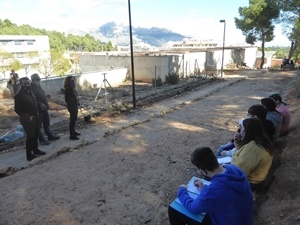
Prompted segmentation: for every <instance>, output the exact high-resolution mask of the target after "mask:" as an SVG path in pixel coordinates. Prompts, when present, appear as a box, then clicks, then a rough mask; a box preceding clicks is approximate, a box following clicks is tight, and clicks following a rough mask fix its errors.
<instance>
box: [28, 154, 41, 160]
mask: <svg viewBox="0 0 300 225" xmlns="http://www.w3.org/2000/svg"><path fill="white" fill-rule="evenodd" d="M36 157H38V156H36V155H31V156H27V161H31V160H33V159H35V158H36Z"/></svg>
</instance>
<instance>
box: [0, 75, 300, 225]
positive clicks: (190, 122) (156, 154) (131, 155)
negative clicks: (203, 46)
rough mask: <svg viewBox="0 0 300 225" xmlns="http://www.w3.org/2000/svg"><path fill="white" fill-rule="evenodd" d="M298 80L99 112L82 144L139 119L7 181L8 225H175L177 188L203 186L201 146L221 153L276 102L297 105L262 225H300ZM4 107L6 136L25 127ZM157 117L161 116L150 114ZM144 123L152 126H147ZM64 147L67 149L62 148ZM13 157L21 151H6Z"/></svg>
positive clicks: (263, 206)
mask: <svg viewBox="0 0 300 225" xmlns="http://www.w3.org/2000/svg"><path fill="white" fill-rule="evenodd" d="M236 73H237V74H239V73H243V72H242V71H240V72H236ZM295 73H296V72H295V71H289V72H261V71H247V74H246V75H247V76H246V79H240V80H239V81H238V82H235V83H233V84H231V85H229V86H226V87H225V88H217V89H215V91H213V92H209V91H208V90H210V87H212V86H213V85H216V83H218V82H222V81H213V80H212V81H210V82H207V81H206V82H203V83H202V85H199V86H196V85H195V86H193V83H189V84H187V85H185V86H178V89H175V90H173V91H169V92H164V91H163V88H162V89H161V90H160V93H159V96H160V97H157V96H158V95H155V94H153V93H152V92H153V89H152V88H150V87H148V88H146V89H147V91H144V92H141V93H139V95H138V96H139V97H138V101H139V100H140V102H143V104H139V105H138V109H135V110H133V109H130V108H129V107H128V105H127V104H126V103H124V104H123V105H122V106H119V110H118V111H117V112H116V111H111V112H105V113H104V112H101V113H100V116H99V117H94V118H93V123H92V124H89V125H86V124H85V123H84V122H82V120H81V122H80V126H81V127H80V128H81V132H82V133H83V135H84V134H85V135H88V134H89V132H91V130H94V131H95V130H96V129H102V128H104V127H108V126H111V125H113V124H114V123H115V124H116V123H122V122H124V121H128V120H131V119H132V118H134V119H135V120H134V121H136V122H134V123H133V124H132V125H131V126H127V127H126V128H124V129H119V130H117V131H116V132H111V133H107V134H106V135H104V136H102V137H99V138H98V139H97V141H96V142H94V143H92V144H89V145H87V146H82V147H81V148H77V149H73V150H72V151H69V152H67V153H65V154H61V155H59V156H58V157H55V158H53V159H51V160H48V161H44V162H42V163H37V164H34V165H32V166H30V167H28V168H25V169H24V170H20V171H18V172H16V173H14V174H12V175H10V176H6V177H4V178H1V179H0V193H1V198H0V225H18V224H22V225H23V224H26V225H27V224H28V225H29V224H34V225H35V224H37V225H40V224H49V225H52V224H53V225H58V224H59V225H60V224H62V225H77V224H87V225H94V224H95V225H96V224H100V225H142V224H150V225H167V224H169V223H168V215H167V207H168V204H169V203H171V202H172V200H173V199H174V198H175V197H176V192H177V189H178V187H179V186H180V185H181V184H182V183H186V182H188V181H189V180H190V177H191V176H199V175H198V174H197V173H196V169H195V168H194V167H193V165H192V164H191V163H190V153H191V152H192V151H193V150H194V149H195V148H196V147H199V146H210V147H211V148H212V149H214V150H217V148H218V147H219V145H221V144H224V143H225V142H227V141H228V140H229V139H231V137H232V134H233V132H234V131H235V129H236V125H237V121H238V120H239V119H241V118H244V117H245V116H246V112H247V109H248V108H249V107H250V106H251V105H252V104H258V103H259V100H260V99H261V98H263V97H266V96H268V95H270V94H271V93H274V92H278V93H280V94H281V95H282V96H283V99H284V101H285V102H287V103H288V104H289V105H288V106H289V109H290V111H291V113H292V124H291V129H290V133H289V134H288V136H286V137H283V138H282V139H281V140H280V143H279V144H278V146H277V151H276V162H275V163H274V165H275V166H274V168H273V169H274V171H272V174H273V176H272V177H273V179H272V182H271V184H270V187H269V188H268V189H266V190H264V191H263V192H261V193H259V196H258V199H257V202H256V210H255V224H256V225H270V224H276V225H281V224H282V225H283V224H284V225H292V224H300V205H299V202H300V199H299V198H300V188H299V169H300V163H299V160H300V157H299V155H300V154H299V150H298V149H299V147H298V146H299V145H300V139H299V128H300V113H299V110H300V99H299V98H298V94H297V93H296V92H295V90H294V88H293V81H294V80H295V79H296V76H295ZM143 88H144V89H145V87H143ZM166 89H168V90H170V89H174V88H170V87H167V88H165V89H164V90H166ZM123 90H124V89H123ZM174 91H175V92H176V94H174ZM128 92H130V91H129V90H128ZM150 92H151V93H150ZM171 92H172V93H173V94H172V93H171ZM81 94H82V96H85V94H84V93H81ZM89 95H92V96H94V95H93V94H91V93H89V94H86V96H89ZM149 96H152V97H149ZM172 96H173V97H172ZM123 97H124V98H127V97H128V98H129V97H130V94H129V96H128V94H126V93H125V94H124V95H123ZM61 98H62V96H53V99H54V101H53V102H52V103H51V107H52V110H51V121H52V123H53V124H52V125H53V128H54V129H56V130H57V131H61V130H66V129H67V125H66V124H67V118H68V114H67V111H66V110H65V108H64V106H63V105H59V104H58V103H60V102H61ZM0 101H1V105H2V107H1V109H0V115H1V118H0V120H1V121H0V124H1V127H0V128H1V130H0V131H1V133H0V134H3V133H5V132H6V131H7V130H9V129H11V127H14V126H15V125H17V124H18V121H17V116H16V115H15V114H14V112H13V108H12V100H11V99H4V100H0ZM83 101H84V102H85V99H83ZM124 102H125V101H124ZM171 103H172V104H173V105H172V107H171ZM88 104H90V103H88ZM102 104H103V102H102ZM169 105H170V107H169V108H168V106H169ZM174 105H176V107H174ZM96 108H98V110H99V108H100V107H96ZM154 109H155V110H159V112H160V113H156V114H154V115H153V114H151V112H153V111H154ZM146 114H147V115H148V114H149V118H148V119H146V120H139V118H140V117H142V116H145V115H146ZM94 135H95V134H94ZM60 141H61V146H63V145H64V144H65V143H64V140H60ZM16 145H22V142H20V143H19V144H16ZM11 148H16V146H10V147H9V148H6V149H5V151H10V149H11ZM41 149H42V148H41ZM18 151H24V150H23V149H20V150H18ZM3 154H5V153H3ZM24 155H25V153H24ZM0 157H1V154H0ZM24 157H25V156H24ZM224 204H225V203H224Z"/></svg>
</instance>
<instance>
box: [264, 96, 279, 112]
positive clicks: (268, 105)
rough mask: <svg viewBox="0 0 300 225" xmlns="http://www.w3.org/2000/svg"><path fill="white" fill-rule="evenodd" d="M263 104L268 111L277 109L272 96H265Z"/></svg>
mask: <svg viewBox="0 0 300 225" xmlns="http://www.w3.org/2000/svg"><path fill="white" fill-rule="evenodd" d="M260 102H261V104H262V105H264V106H265V107H266V108H267V109H268V111H275V110H276V103H275V101H274V99H272V98H263V99H262V100H261V101H260Z"/></svg>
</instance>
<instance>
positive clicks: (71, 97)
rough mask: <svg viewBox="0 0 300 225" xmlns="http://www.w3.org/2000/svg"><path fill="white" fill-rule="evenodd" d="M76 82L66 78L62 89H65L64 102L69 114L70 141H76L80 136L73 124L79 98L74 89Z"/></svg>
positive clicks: (69, 77) (68, 77)
mask: <svg viewBox="0 0 300 225" xmlns="http://www.w3.org/2000/svg"><path fill="white" fill-rule="evenodd" d="M75 87H76V80H75V77H73V76H67V77H66V79H65V80H64V89H65V101H66V103H67V108H68V111H69V113H70V123H69V131H70V140H78V139H79V137H77V136H78V135H80V133H79V132H77V131H76V130H75V124H76V120H77V116H78V105H79V101H78V99H79V96H78V93H77V91H76V89H75Z"/></svg>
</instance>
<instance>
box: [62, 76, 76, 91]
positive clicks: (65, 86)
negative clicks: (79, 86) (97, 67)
mask: <svg viewBox="0 0 300 225" xmlns="http://www.w3.org/2000/svg"><path fill="white" fill-rule="evenodd" d="M71 79H74V80H76V79H75V77H73V76H67V77H66V78H65V80H64V88H68V87H70V80H71Z"/></svg>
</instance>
